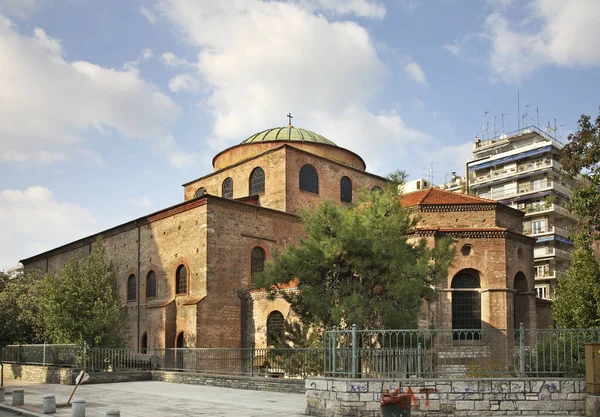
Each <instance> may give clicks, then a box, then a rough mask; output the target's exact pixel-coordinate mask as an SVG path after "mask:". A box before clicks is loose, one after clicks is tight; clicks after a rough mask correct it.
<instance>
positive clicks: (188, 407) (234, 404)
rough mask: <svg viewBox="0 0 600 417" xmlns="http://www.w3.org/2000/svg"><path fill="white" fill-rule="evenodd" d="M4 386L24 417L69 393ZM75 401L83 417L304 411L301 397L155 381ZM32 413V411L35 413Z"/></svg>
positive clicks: (86, 388) (96, 388) (90, 391)
mask: <svg viewBox="0 0 600 417" xmlns="http://www.w3.org/2000/svg"><path fill="white" fill-rule="evenodd" d="M4 382H5V390H6V391H7V392H11V391H12V389H13V388H24V389H25V406H26V408H27V409H28V410H25V409H21V410H19V411H21V412H23V415H25V416H43V414H41V408H42V396H43V394H48V393H51V394H55V395H56V402H57V404H60V403H66V402H67V400H68V399H69V395H70V394H71V391H72V390H73V386H71V385H57V384H35V383H31V382H27V381H21V380H19V381H14V380H5V381H4ZM74 398H82V399H85V400H86V416H89V417H104V416H105V414H106V411H107V410H108V409H110V408H117V409H119V410H121V416H122V417H142V416H144V417H152V416H160V417H170V416H185V417H192V416H214V417H233V416H236V417H238V416H248V417H259V416H260V417H275V416H277V417H281V416H286V417H293V416H303V415H304V410H305V408H306V399H305V396H304V394H289V393H279V392H265V391H249V390H239V389H231V388H219V387H210V386H201V385H186V384H173V383H168V382H156V381H143V382H120V383H116V384H93V385H86V384H83V385H81V386H80V387H79V388H78V389H77V392H76V393H75V397H74ZM10 404H12V397H11V396H10V395H7V397H6V402H5V403H4V404H2V403H0V413H2V412H3V411H8V410H7V408H9V406H10ZM35 408H37V412H36V411H34V409H35ZM9 415H11V414H9ZM1 416H3V414H0V417H1ZM11 416H14V414H12V415H11ZM54 416H58V417H67V416H69V417H70V416H71V408H70V407H69V408H58V409H57V413H56V414H54Z"/></svg>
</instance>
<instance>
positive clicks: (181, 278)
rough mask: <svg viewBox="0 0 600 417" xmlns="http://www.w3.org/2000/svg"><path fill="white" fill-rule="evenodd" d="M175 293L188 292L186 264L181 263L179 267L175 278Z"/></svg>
mask: <svg viewBox="0 0 600 417" xmlns="http://www.w3.org/2000/svg"><path fill="white" fill-rule="evenodd" d="M175 293H176V294H185V293H187V268H186V267H185V265H179V267H178V268H177V276H176V278H175Z"/></svg>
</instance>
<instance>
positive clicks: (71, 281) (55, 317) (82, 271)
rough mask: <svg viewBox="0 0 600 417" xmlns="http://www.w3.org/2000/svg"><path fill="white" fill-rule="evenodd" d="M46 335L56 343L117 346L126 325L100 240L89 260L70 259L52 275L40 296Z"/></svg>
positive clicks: (47, 278) (114, 278) (41, 313)
mask: <svg viewBox="0 0 600 417" xmlns="http://www.w3.org/2000/svg"><path fill="white" fill-rule="evenodd" d="M39 309H40V317H41V321H42V325H43V331H44V333H45V335H46V336H47V337H48V338H49V339H50V340H51V341H52V342H53V343H83V342H86V343H88V345H90V346H92V347H98V346H100V347H117V346H121V345H122V344H123V342H124V338H125V336H126V335H125V334H124V333H125V332H126V329H127V324H126V321H125V319H126V318H125V311H124V309H122V308H121V302H120V300H119V296H118V293H117V281H116V275H115V272H114V270H113V268H112V266H110V265H107V263H106V262H105V259H104V248H103V246H102V242H101V241H100V240H98V241H97V242H96V243H95V244H94V245H93V247H92V251H91V253H90V255H89V256H88V258H87V259H84V260H78V259H76V258H71V259H70V260H69V261H68V262H67V263H66V264H65V265H64V266H63V267H62V268H61V269H60V272H59V273H58V274H49V275H47V276H46V278H45V279H44V281H43V284H42V285H41V288H40V294H39Z"/></svg>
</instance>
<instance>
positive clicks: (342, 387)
mask: <svg viewBox="0 0 600 417" xmlns="http://www.w3.org/2000/svg"><path fill="white" fill-rule="evenodd" d="M349 386H350V383H349V382H348V381H346V380H339V379H334V380H333V381H331V388H330V390H331V391H335V392H347V391H348V388H349Z"/></svg>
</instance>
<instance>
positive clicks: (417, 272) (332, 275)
mask: <svg viewBox="0 0 600 417" xmlns="http://www.w3.org/2000/svg"><path fill="white" fill-rule="evenodd" d="M394 178H399V179H402V178H404V176H402V175H399V174H396V175H394ZM397 186H398V183H397V182H393V181H392V182H391V183H390V184H389V186H388V187H386V189H385V190H384V191H383V192H370V191H366V190H362V191H361V192H359V199H358V202H357V203H356V204H353V205H350V206H347V207H340V206H338V205H336V204H334V203H332V202H328V201H326V202H323V203H321V204H320V205H319V207H318V208H317V209H316V210H315V211H312V212H311V211H304V212H303V214H302V222H303V226H304V230H305V232H306V238H304V239H302V240H301V241H300V243H299V244H297V245H290V246H288V247H287V248H286V250H285V251H284V252H282V253H278V252H276V253H275V254H274V256H273V259H272V261H270V262H268V263H267V264H266V265H265V270H264V272H263V273H262V274H259V275H258V276H257V284H258V285H259V286H261V287H264V288H270V289H271V296H275V295H276V294H277V293H279V294H281V296H282V297H283V298H284V299H286V300H287V301H288V302H289V303H290V304H291V309H292V311H293V312H294V313H295V314H296V315H297V317H298V318H299V319H300V320H301V322H302V323H303V324H304V325H309V326H310V327H312V328H315V329H323V328H331V327H332V326H341V327H344V326H349V325H351V324H357V325H358V326H360V327H362V328H372V329H373V328H415V327H416V326H417V318H418V315H419V312H420V308H421V304H422V300H423V298H426V297H429V298H431V297H433V296H434V292H435V291H434V288H435V287H436V286H437V285H438V284H439V282H440V280H441V279H442V278H445V277H446V275H447V268H448V265H449V264H450V261H451V259H452V258H453V255H454V252H453V250H452V249H451V248H450V240H449V239H440V240H438V241H437V242H436V247H435V248H433V249H431V248H428V247H427V245H426V243H425V242H424V241H419V242H411V241H409V238H408V236H409V230H410V228H411V227H413V226H414V225H415V220H414V219H413V218H412V217H411V215H410V211H409V210H408V209H406V208H403V207H402V206H401V204H400V198H399V197H398V191H397ZM289 282H294V283H296V285H297V290H298V291H279V289H280V288H281V287H280V283H289Z"/></svg>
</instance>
